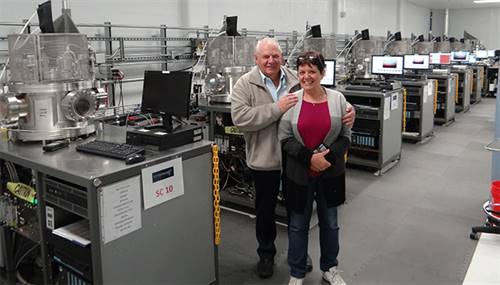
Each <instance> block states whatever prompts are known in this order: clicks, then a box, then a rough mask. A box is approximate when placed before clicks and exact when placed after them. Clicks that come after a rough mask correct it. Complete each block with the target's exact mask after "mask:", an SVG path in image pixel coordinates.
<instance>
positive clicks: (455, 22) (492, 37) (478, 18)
mask: <svg viewBox="0 0 500 285" xmlns="http://www.w3.org/2000/svg"><path fill="white" fill-rule="evenodd" d="M499 29H500V8H484V9H477V8H476V9H457V10H450V25H449V36H450V37H456V38H462V37H463V35H464V30H466V31H467V32H468V33H470V34H472V35H473V36H475V37H477V38H478V39H479V40H480V41H481V42H483V44H484V45H486V47H487V48H488V49H500V37H499V36H498V30H499Z"/></svg>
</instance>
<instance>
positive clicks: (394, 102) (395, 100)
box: [391, 93, 399, 110]
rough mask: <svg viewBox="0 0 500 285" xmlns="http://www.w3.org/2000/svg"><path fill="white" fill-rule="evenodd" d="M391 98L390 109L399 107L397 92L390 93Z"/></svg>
mask: <svg viewBox="0 0 500 285" xmlns="http://www.w3.org/2000/svg"><path fill="white" fill-rule="evenodd" d="M391 96H392V100H391V110H396V109H397V108H398V107H399V98H398V93H396V94H392V95H391Z"/></svg>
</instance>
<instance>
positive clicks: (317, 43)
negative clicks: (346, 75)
mask: <svg viewBox="0 0 500 285" xmlns="http://www.w3.org/2000/svg"><path fill="white" fill-rule="evenodd" d="M309 50H314V51H318V52H320V53H321V54H322V55H323V57H324V58H325V59H334V58H336V57H337V46H336V43H335V39H334V38H307V39H304V51H309Z"/></svg>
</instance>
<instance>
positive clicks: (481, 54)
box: [475, 50, 488, 59]
mask: <svg viewBox="0 0 500 285" xmlns="http://www.w3.org/2000/svg"><path fill="white" fill-rule="evenodd" d="M475 54H476V58H477V59H482V58H488V51H487V50H476V52H475Z"/></svg>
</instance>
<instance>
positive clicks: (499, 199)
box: [491, 180, 500, 213]
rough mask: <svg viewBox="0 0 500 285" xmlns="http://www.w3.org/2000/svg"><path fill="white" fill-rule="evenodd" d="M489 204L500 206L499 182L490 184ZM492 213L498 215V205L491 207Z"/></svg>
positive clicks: (499, 211) (499, 210)
mask: <svg viewBox="0 0 500 285" xmlns="http://www.w3.org/2000/svg"><path fill="white" fill-rule="evenodd" d="M491 203H492V204H500V180H496V181H493V182H491ZM493 211H495V212H498V213H500V205H499V206H493Z"/></svg>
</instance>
